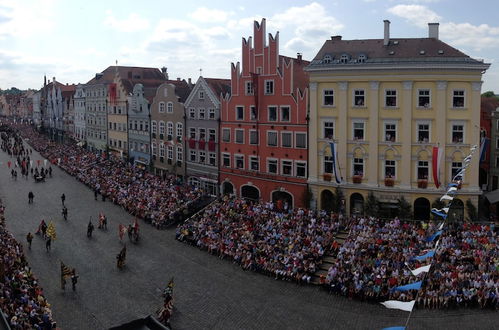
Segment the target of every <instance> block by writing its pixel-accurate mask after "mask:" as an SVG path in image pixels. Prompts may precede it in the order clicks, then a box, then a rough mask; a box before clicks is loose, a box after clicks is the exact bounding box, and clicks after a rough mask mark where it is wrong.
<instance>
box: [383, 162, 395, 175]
mask: <svg viewBox="0 0 499 330" xmlns="http://www.w3.org/2000/svg"><path fill="white" fill-rule="evenodd" d="M395 169H396V166H395V161H394V160H385V178H394V177H395Z"/></svg>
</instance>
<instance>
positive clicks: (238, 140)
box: [234, 129, 244, 143]
mask: <svg viewBox="0 0 499 330" xmlns="http://www.w3.org/2000/svg"><path fill="white" fill-rule="evenodd" d="M234 131H235V134H236V143H244V130H243V129H235V130H234Z"/></svg>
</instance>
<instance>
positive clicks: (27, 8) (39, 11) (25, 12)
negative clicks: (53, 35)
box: [0, 0, 57, 38]
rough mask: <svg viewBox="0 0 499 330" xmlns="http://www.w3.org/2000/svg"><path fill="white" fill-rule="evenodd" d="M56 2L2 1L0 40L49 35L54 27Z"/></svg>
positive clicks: (54, 0) (51, 0) (0, 7)
mask: <svg viewBox="0 0 499 330" xmlns="http://www.w3.org/2000/svg"><path fill="white" fill-rule="evenodd" d="M56 4H57V3H56V0H47V1H43V2H42V1H34V2H29V3H28V2H27V1H3V2H2V4H1V6H0V38H5V37H13V36H15V37H16V38H28V37H31V36H34V35H41V34H43V33H50V32H52V31H53V30H54V29H55V27H56V24H55V22H56V19H55V12H56V10H55V8H56Z"/></svg>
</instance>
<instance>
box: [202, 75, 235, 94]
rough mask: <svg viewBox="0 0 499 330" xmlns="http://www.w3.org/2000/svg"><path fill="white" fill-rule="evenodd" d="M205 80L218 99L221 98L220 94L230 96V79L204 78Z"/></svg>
mask: <svg viewBox="0 0 499 330" xmlns="http://www.w3.org/2000/svg"><path fill="white" fill-rule="evenodd" d="M204 80H205V81H206V83H207V84H208V86H209V87H210V89H211V90H212V91H213V94H215V96H216V97H219V96H220V94H222V95H225V94H227V93H229V94H230V79H219V78H204Z"/></svg>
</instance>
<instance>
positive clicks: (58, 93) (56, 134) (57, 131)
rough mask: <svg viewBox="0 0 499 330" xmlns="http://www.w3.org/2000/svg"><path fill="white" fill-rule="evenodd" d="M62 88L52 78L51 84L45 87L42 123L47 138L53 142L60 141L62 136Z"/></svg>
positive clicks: (61, 85)
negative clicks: (45, 94)
mask: <svg viewBox="0 0 499 330" xmlns="http://www.w3.org/2000/svg"><path fill="white" fill-rule="evenodd" d="M63 86H64V85H63V84H61V83H59V82H57V81H56V79H55V77H54V78H53V79H52V82H51V83H49V84H48V85H47V87H46V93H47V99H46V105H45V109H46V111H45V113H44V117H45V118H44V122H45V125H46V128H47V129H48V134H49V137H50V139H51V140H53V141H62V140H63V136H64V123H63V118H64V102H63V99H62V90H61V88H62V87H63Z"/></svg>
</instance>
